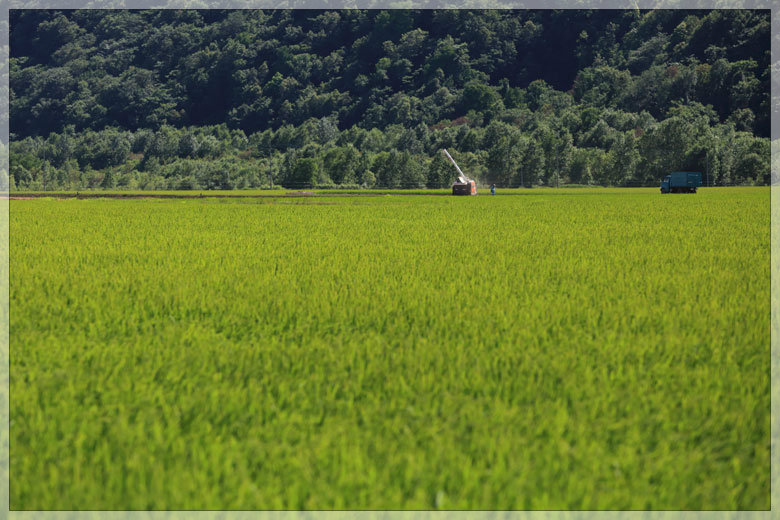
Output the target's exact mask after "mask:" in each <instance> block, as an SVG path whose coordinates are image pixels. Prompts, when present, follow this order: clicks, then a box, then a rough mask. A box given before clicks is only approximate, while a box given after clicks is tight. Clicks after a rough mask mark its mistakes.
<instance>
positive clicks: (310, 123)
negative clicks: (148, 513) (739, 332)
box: [0, 10, 770, 189]
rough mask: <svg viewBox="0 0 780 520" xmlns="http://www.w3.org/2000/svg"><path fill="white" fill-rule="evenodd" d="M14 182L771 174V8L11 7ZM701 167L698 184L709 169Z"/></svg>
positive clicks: (203, 185)
mask: <svg viewBox="0 0 780 520" xmlns="http://www.w3.org/2000/svg"><path fill="white" fill-rule="evenodd" d="M10 39H11V60H10V87H11V92H10V126H11V132H12V133H11V143H10V148H9V150H8V153H9V154H10V157H9V158H10V177H9V178H8V179H6V180H2V179H0V182H8V183H9V184H11V187H12V189H44V188H46V189H85V188H100V187H102V188H132V189H216V188H219V189H237V188H259V187H270V186H272V185H274V186H279V185H281V186H286V187H296V188H298V187H327V186H342V187H381V188H401V187H408V188H421V187H429V188H437V187H446V186H449V184H450V183H451V181H452V179H453V177H454V171H453V169H452V168H451V165H449V164H448V163H447V162H446V161H445V160H444V159H443V158H442V157H441V155H440V154H439V150H440V149H441V148H447V149H448V150H450V152H452V153H453V155H454V156H455V159H456V160H457V161H458V162H459V164H461V167H462V169H463V170H464V171H466V172H467V173H468V174H469V175H470V176H472V177H475V178H477V179H478V180H479V181H480V182H482V183H486V184H489V183H496V184H497V185H499V186H507V187H509V186H528V187H530V186H539V185H557V184H569V183H571V184H601V185H637V186H638V185H655V184H657V183H658V181H659V179H660V178H661V177H662V176H663V175H665V174H666V173H668V171H671V170H696V171H702V172H703V173H704V174H705V176H706V178H707V180H708V181H709V182H710V184H712V185H723V184H735V183H747V184H765V183H768V181H769V140H768V135H769V70H770V69H769V11H756V10H723V11H721V10H712V11H688V10H655V11H647V12H644V11H609V10H603V11H599V10H594V11H584V10H578V11H491V10H473V11H469V10H457V11H456V10H442V11H435V10H433V11H429V10H425V11H414V10H390V11H360V10H344V11H307V10H295V11H284V10H279V11H259V10H257V11H253V10H242V11H210V10H209V11H197V10H182V11H175V10H174V11H172V10H164V11H51V10H50V11H41V10H14V11H12V12H11V35H10ZM705 182H706V181H705Z"/></svg>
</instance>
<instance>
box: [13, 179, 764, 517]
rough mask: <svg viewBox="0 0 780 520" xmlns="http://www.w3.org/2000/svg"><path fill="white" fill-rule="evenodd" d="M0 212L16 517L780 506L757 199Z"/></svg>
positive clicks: (207, 204) (515, 195)
mask: <svg viewBox="0 0 780 520" xmlns="http://www.w3.org/2000/svg"><path fill="white" fill-rule="evenodd" d="M423 193H424V192H421V193H420V194H409V195H407V196H393V195H387V194H374V195H375V196H360V197H358V196H355V197H350V196H344V195H343V194H342V195H341V196H337V195H336V194H334V195H333V196H328V195H319V196H313V197H287V198H285V197H263V198H246V199H228V198H210V199H192V200H179V199H160V200H153V199H146V200H145V199H134V200H112V199H109V198H105V199H90V200H76V199H63V200H60V199H56V198H45V199H38V200H11V201H10V303H11V308H10V333H11V343H10V371H11V374H10V375H11V388H10V391H11V394H10V507H11V509H15V510H19V509H36V510H42V509H119V510H123V509H768V508H769V506H770V502H769V494H770V190H769V188H710V189H706V188H705V189H701V190H700V191H699V193H698V194H696V195H661V194H659V193H658V189H657V188H653V189H599V190H590V189H571V190H560V191H556V190H520V191H509V190H504V191H503V192H502V190H499V194H498V195H496V196H494V197H492V196H489V195H484V194H481V195H479V196H477V197H452V196H429V195H425V194H423Z"/></svg>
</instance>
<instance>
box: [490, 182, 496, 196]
mask: <svg viewBox="0 0 780 520" xmlns="http://www.w3.org/2000/svg"><path fill="white" fill-rule="evenodd" d="M490 194H491V195H495V194H496V185H495V184H491V185H490Z"/></svg>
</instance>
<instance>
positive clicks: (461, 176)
mask: <svg viewBox="0 0 780 520" xmlns="http://www.w3.org/2000/svg"><path fill="white" fill-rule="evenodd" d="M441 151H442V152H444V155H446V156H447V159H449V160H450V162H451V163H452V165H453V166H454V167H455V169H456V170H458V174H459V177H458V181H459V182H460V183H461V184H466V182H468V177H466V176H465V175H463V172H462V171H460V168H459V167H458V163H456V162H455V159H453V158H452V156H451V155H450V152H448V151H447V149H446V148H442V150H441Z"/></svg>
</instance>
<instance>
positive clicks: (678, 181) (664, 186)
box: [661, 172, 701, 193]
mask: <svg viewBox="0 0 780 520" xmlns="http://www.w3.org/2000/svg"><path fill="white" fill-rule="evenodd" d="M699 186H701V172H672V173H670V174H669V175H667V176H666V177H664V180H663V181H661V193H696V188H698V187H699Z"/></svg>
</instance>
